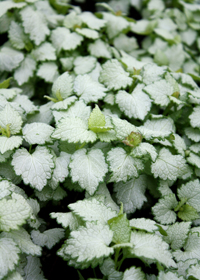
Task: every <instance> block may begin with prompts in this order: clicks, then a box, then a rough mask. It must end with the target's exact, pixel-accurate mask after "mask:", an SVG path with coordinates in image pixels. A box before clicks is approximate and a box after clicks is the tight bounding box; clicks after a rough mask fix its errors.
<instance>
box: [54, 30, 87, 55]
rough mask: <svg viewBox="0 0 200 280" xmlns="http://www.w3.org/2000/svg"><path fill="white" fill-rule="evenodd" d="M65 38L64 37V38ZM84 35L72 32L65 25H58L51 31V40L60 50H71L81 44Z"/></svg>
mask: <svg viewBox="0 0 200 280" xmlns="http://www.w3.org/2000/svg"><path fill="white" fill-rule="evenodd" d="M63 38H64V39H63ZM82 40H83V37H82V36H81V35H79V34H77V33H75V32H72V33H70V31H69V29H67V28H65V27H58V28H56V29H54V30H53V31H52V33H51V41H52V44H53V46H54V47H55V48H56V50H57V51H58V52H60V51H61V50H62V49H63V50H66V51H69V50H74V49H76V47H77V46H79V45H80V44H81V42H82Z"/></svg>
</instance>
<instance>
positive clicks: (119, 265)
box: [117, 257, 125, 271]
mask: <svg viewBox="0 0 200 280" xmlns="http://www.w3.org/2000/svg"><path fill="white" fill-rule="evenodd" d="M124 260H125V257H123V258H122V259H121V261H120V262H119V263H118V266H117V270H118V271H119V270H120V267H121V265H122V263H123V261H124Z"/></svg>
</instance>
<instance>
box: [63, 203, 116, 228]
mask: <svg viewBox="0 0 200 280" xmlns="http://www.w3.org/2000/svg"><path fill="white" fill-rule="evenodd" d="M68 207H69V209H70V210H72V211H73V212H74V213H75V214H76V215H78V216H79V217H81V218H82V219H83V220H84V221H86V222H91V221H99V222H100V223H102V224H107V221H108V220H109V219H111V218H113V217H115V216H116V215H117V213H116V211H113V210H112V209H111V208H108V207H106V206H105V205H104V204H103V203H102V202H100V201H98V200H97V199H95V198H93V199H91V200H90V199H88V200H87V199H85V200H79V201H77V202H75V203H71V204H69V205H68Z"/></svg>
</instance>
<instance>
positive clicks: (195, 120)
mask: <svg viewBox="0 0 200 280" xmlns="http://www.w3.org/2000/svg"><path fill="white" fill-rule="evenodd" d="M199 118H200V106H197V107H195V108H194V111H193V113H192V114H191V115H190V116H189V119H190V123H191V125H192V126H193V127H198V128H200V124H199Z"/></svg>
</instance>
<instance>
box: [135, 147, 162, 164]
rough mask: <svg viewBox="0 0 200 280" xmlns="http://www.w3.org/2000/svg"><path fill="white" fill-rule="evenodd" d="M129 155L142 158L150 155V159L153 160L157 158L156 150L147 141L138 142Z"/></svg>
mask: <svg viewBox="0 0 200 280" xmlns="http://www.w3.org/2000/svg"><path fill="white" fill-rule="evenodd" d="M131 155H132V156H133V157H139V158H143V157H145V156H147V155H148V156H150V158H151V160H152V161H153V162H154V161H155V160H156V158H157V151H156V149H155V147H154V146H153V145H151V144H149V143H140V145H139V146H137V147H135V148H134V149H133V150H132V152H131Z"/></svg>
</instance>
